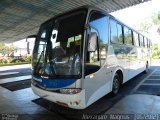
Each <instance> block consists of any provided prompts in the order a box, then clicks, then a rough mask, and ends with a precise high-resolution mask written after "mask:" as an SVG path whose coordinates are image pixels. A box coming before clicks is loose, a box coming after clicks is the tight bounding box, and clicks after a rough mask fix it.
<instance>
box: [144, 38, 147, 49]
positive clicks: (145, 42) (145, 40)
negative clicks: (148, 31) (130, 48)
mask: <svg viewBox="0 0 160 120" xmlns="http://www.w3.org/2000/svg"><path fill="white" fill-rule="evenodd" d="M144 47H145V48H147V38H146V37H144Z"/></svg>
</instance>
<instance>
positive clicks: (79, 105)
mask: <svg viewBox="0 0 160 120" xmlns="http://www.w3.org/2000/svg"><path fill="white" fill-rule="evenodd" d="M31 87H32V90H33V92H34V93H35V94H36V95H38V96H40V97H41V98H44V99H47V100H49V101H52V102H54V103H57V104H61V105H63V106H66V107H70V108H75V109H84V108H86V107H87V106H86V102H85V90H82V91H81V92H80V93H78V94H73V95H70V94H69V95H67V94H61V93H55V92H51V91H46V90H43V89H40V88H38V87H35V86H34V85H31Z"/></svg>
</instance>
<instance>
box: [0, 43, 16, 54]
mask: <svg viewBox="0 0 160 120" xmlns="http://www.w3.org/2000/svg"><path fill="white" fill-rule="evenodd" d="M15 51H17V47H15V46H13V45H11V46H6V45H5V44H4V43H0V53H1V54H2V55H3V56H6V55H7V56H8V57H9V56H13V53H14V52H15Z"/></svg>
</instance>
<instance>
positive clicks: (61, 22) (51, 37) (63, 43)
mask: <svg viewBox="0 0 160 120" xmlns="http://www.w3.org/2000/svg"><path fill="white" fill-rule="evenodd" d="M85 16H86V14H85V12H83V11H79V12H76V13H73V14H70V15H69V16H67V15H65V16H61V17H57V18H55V19H52V20H50V21H48V22H46V23H44V24H42V25H41V28H40V30H39V33H38V36H37V39H36V42H35V46H34V51H33V60H32V68H33V75H36V76H41V77H47V78H55V77H56V78H58V77H59V78H66V77H69V78H80V77H81V56H82V55H81V53H82V42H83V41H82V38H83V31H84V24H85Z"/></svg>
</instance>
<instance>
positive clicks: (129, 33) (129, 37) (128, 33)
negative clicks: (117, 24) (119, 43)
mask: <svg viewBox="0 0 160 120" xmlns="http://www.w3.org/2000/svg"><path fill="white" fill-rule="evenodd" d="M124 43H125V44H127V45H133V41H132V31H131V30H130V29H129V28H127V27H125V26H124Z"/></svg>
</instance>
